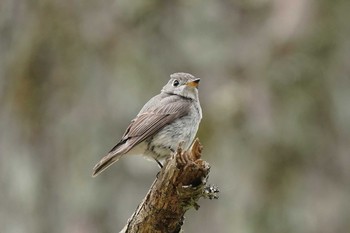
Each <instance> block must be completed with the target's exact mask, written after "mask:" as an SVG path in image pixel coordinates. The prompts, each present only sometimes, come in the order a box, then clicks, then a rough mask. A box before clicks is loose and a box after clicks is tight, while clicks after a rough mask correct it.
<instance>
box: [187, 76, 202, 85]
mask: <svg viewBox="0 0 350 233" xmlns="http://www.w3.org/2000/svg"><path fill="white" fill-rule="evenodd" d="M199 81H200V79H199V78H197V79H195V80H193V81H190V82H188V83H186V85H187V86H189V87H198V84H199Z"/></svg>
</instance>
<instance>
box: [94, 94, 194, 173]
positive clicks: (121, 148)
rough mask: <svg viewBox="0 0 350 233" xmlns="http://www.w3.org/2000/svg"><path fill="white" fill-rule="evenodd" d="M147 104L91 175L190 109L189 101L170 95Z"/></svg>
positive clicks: (103, 168)
mask: <svg viewBox="0 0 350 233" xmlns="http://www.w3.org/2000/svg"><path fill="white" fill-rule="evenodd" d="M149 106H150V107H148V108H147V109H143V110H142V111H141V112H140V113H139V114H138V115H137V117H136V118H135V119H133V120H132V121H131V123H130V125H129V126H128V128H127V129H126V131H125V133H124V135H123V137H122V139H121V141H120V142H119V143H118V144H117V145H116V146H114V147H113V148H112V149H111V150H110V152H109V153H108V154H107V155H106V156H105V157H103V158H102V159H101V161H100V162H99V163H98V164H96V166H95V167H94V173H93V176H96V175H97V174H98V173H100V172H102V171H103V170H105V169H106V168H107V167H109V166H110V165H112V163H114V162H116V161H117V160H118V159H119V158H120V156H121V155H123V154H125V153H127V152H129V151H130V150H131V149H132V148H133V147H134V146H136V145H137V144H139V143H141V142H142V141H144V140H145V139H147V138H149V137H151V136H153V135H154V134H156V133H157V132H159V130H161V129H162V128H163V127H164V126H166V125H168V124H170V123H172V122H173V121H174V120H175V119H178V118H180V117H183V116H185V115H187V114H188V112H189V110H190V101H187V100H186V99H183V98H182V97H179V96H176V95H172V96H169V97H166V98H163V99H161V100H160V103H158V104H156V103H155V104H154V105H149ZM152 106H153V107H152Z"/></svg>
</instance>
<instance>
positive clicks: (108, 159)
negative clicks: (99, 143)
mask: <svg viewBox="0 0 350 233" xmlns="http://www.w3.org/2000/svg"><path fill="white" fill-rule="evenodd" d="M121 156H122V154H115V153H113V154H112V153H109V154H108V155H106V156H105V157H103V158H102V159H101V161H100V162H98V163H97V164H96V165H95V167H94V168H93V173H92V177H96V176H97V175H98V174H100V173H101V172H103V171H104V170H106V169H107V168H108V167H109V166H111V165H112V164H113V163H115V162H117V161H118V160H119V159H120V157H121Z"/></svg>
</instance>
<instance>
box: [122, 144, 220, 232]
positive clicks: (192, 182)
mask: <svg viewBox="0 0 350 233" xmlns="http://www.w3.org/2000/svg"><path fill="white" fill-rule="evenodd" d="M201 152H202V146H201V144H200V143H199V140H198V139H196V140H195V142H194V143H193V145H192V147H191V148H190V149H189V150H188V151H182V149H181V145H180V146H179V149H178V150H177V153H175V154H174V155H172V156H171V157H170V158H169V159H168V160H167V161H166V163H165V164H164V166H163V168H162V169H161V171H160V172H159V173H158V175H157V178H156V180H155V181H154V182H153V184H152V186H151V188H150V190H149V191H148V193H147V195H146V197H145V198H144V200H143V201H142V202H141V204H140V205H139V206H138V207H137V209H136V211H135V212H134V214H133V215H132V216H131V217H130V219H129V220H128V223H127V224H126V226H125V227H124V229H123V230H122V231H121V232H120V233H136V232H137V233H146V232H147V233H148V232H154V233H158V232H159V233H160V232H162V233H163V232H169V233H175V232H180V230H181V227H182V225H183V222H184V214H185V212H186V211H187V210H188V209H190V208H191V207H194V208H196V209H198V208H199V205H198V204H197V201H198V199H199V198H200V197H208V194H209V198H210V197H214V198H216V193H217V192H218V190H217V189H216V188H215V187H214V188H213V187H210V188H209V189H207V188H206V186H205V185H206V181H207V178H208V174H209V170H210V167H209V164H208V163H207V162H205V161H203V160H202V159H201ZM210 193H212V194H210ZM210 195H212V196H210Z"/></svg>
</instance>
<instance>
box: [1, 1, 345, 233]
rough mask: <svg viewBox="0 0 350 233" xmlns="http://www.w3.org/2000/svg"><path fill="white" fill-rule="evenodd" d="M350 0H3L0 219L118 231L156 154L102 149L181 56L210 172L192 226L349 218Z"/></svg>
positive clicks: (272, 232)
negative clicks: (216, 192)
mask: <svg viewBox="0 0 350 233" xmlns="http://www.w3.org/2000/svg"><path fill="white" fill-rule="evenodd" d="M349 12H350V2H349V1H347V0H334V1H326V0H318V1H316V0H236V1H233V0H231V1H230V0H219V1H214V0H212V1H199V0H181V1H161V0H149V1H141V0H136V1H128V0H121V1H118V0H113V1H111V0H106V1H95V0H87V1H82V0H37V1H32V0H28V1H20V0H1V1H0V232H2V233H22V232H23V233H47V232H51V233H62V232H63V233H97V232H118V231H119V230H120V229H121V228H122V227H123V226H124V224H125V223H126V221H127V219H128V218H129V217H130V215H131V214H132V212H133V211H134V210H135V209H136V207H137V205H138V203H139V202H140V201H141V199H142V198H143V197H144V195H145V194H146V192H147V191H148V188H149V186H150V185H151V183H152V181H153V180H154V178H155V175H156V173H157V171H158V167H157V165H156V163H154V162H148V161H146V160H144V159H142V158H141V157H131V158H124V159H122V160H121V161H120V162H118V163H117V164H115V165H114V166H113V167H111V168H110V169H109V170H108V171H106V172H105V173H103V174H101V175H100V176H98V177H97V178H94V179H93V178H91V171H92V167H93V165H94V164H95V163H96V162H97V161H98V160H99V159H100V158H101V157H102V156H103V155H104V154H105V153H106V152H107V151H108V150H109V149H110V148H111V147H112V146H113V145H114V143H116V142H117V141H118V140H119V138H120V136H121V135H122V134H123V132H124V130H125V128H126V126H127V125H128V123H129V121H130V120H131V119H132V118H133V117H134V116H135V115H136V114H137V112H138V111H139V109H140V108H141V107H142V106H143V104H144V103H145V102H146V101H147V100H148V99H149V98H150V97H152V96H153V95H155V94H157V93H158V92H159V91H160V89H161V87H162V86H163V85H164V84H165V83H166V82H167V80H168V78H169V75H170V74H171V73H174V72H178V71H184V72H190V73H192V74H194V75H196V76H197V77H200V78H201V80H202V82H201V85H200V99H201V103H202V108H203V115H204V117H203V121H202V124H201V126H200V130H199V132H198V136H199V137H200V139H201V141H202V143H203V145H204V153H203V157H204V159H205V160H207V161H208V162H209V163H210V164H211V167H212V168H211V173H210V179H209V181H210V183H214V184H216V185H218V186H219V187H220V190H221V193H220V199H219V200H215V201H209V200H201V201H200V203H199V204H200V205H201V208H200V210H199V211H195V210H190V211H189V212H188V213H187V215H186V221H185V224H184V229H185V231H186V232H203V233H206V232H239V233H253V232H259V233H262V232H266V233H289V232H290V233H295V232H298V233H313V232H315V233H337V232H339V233H344V232H348V231H349V229H350V85H349V84H350V77H349V75H350V14H349Z"/></svg>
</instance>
